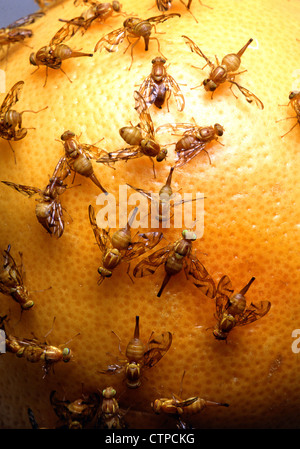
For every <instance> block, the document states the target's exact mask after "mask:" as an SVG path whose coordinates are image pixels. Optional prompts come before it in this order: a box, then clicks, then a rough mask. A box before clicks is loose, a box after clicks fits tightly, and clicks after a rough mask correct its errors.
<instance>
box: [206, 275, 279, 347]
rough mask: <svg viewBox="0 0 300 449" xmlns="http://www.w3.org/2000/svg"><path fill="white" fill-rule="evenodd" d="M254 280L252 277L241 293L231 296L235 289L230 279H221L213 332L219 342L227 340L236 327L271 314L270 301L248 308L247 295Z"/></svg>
mask: <svg viewBox="0 0 300 449" xmlns="http://www.w3.org/2000/svg"><path fill="white" fill-rule="evenodd" d="M254 280H255V277H252V278H251V279H250V281H249V282H248V284H247V285H246V286H245V287H243V288H242V290H241V291H240V292H239V293H236V294H235V295H233V296H231V294H232V293H233V289H232V284H231V281H230V279H229V277H228V276H223V277H222V278H221V279H220V281H219V284H218V287H217V295H216V315H215V317H216V319H217V324H216V326H215V328H214V331H213V335H214V337H215V338H216V339H217V340H226V339H227V337H228V334H229V332H230V331H231V330H232V329H233V328H234V327H236V326H244V325H246V324H249V323H253V322H254V321H256V320H258V319H259V318H262V317H263V316H265V315H266V314H267V313H268V312H269V310H270V308H271V303H270V302H269V301H261V302H259V303H258V304H253V303H251V304H250V306H249V307H246V298H245V294H246V293H247V291H248V289H249V287H250V286H251V284H252V282H253V281H254Z"/></svg>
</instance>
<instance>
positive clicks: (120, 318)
mask: <svg viewBox="0 0 300 449" xmlns="http://www.w3.org/2000/svg"><path fill="white" fill-rule="evenodd" d="M207 3H208V0H207ZM154 5H155V1H154V0H145V1H144V2H143V5H142V4H141V3H140V2H137V1H136V0H126V1H125V0H124V2H123V10H124V11H125V12H126V13H128V14H129V15H134V14H135V15H138V16H139V17H141V18H148V17H152V16H155V15H160V14H161V12H159V11H158V10H157V9H156V7H155V6H154ZM210 6H211V7H212V8H213V9H209V8H206V7H203V6H201V5H200V4H199V2H197V1H196V0H194V1H193V2H192V6H191V8H192V11H193V14H194V15H195V17H196V18H197V20H198V23H196V21H195V20H194V18H193V17H192V16H191V15H190V14H189V12H188V11H187V10H186V9H185V8H184V6H183V5H182V3H180V2H179V1H177V0H174V1H173V6H172V9H171V10H170V11H169V12H172V13H173V12H175V13H179V14H181V17H180V18H178V17H174V18H172V19H170V20H168V21H166V22H164V23H162V24H157V26H156V31H157V34H153V36H156V37H157V38H158V39H159V42H160V47H161V51H162V53H163V54H164V55H165V56H166V57H167V65H168V67H167V69H168V73H169V74H170V75H171V76H172V77H173V78H174V79H175V80H176V81H177V83H179V84H180V87H181V90H182V92H183V94H184V96H185V103H186V104H185V109H184V111H182V112H179V111H177V109H176V103H175V102H174V99H172V97H171V100H170V104H169V106H170V111H169V112H168V110H167V107H166V106H163V108H162V109H161V110H160V109H157V108H156V107H155V106H151V108H150V114H151V117H152V120H153V123H154V127H155V129H156V128H157V127H158V126H159V125H162V124H165V123H176V122H185V123H189V122H192V120H193V119H195V121H196V123H197V124H198V125H199V126H210V125H213V124H214V123H220V124H221V125H222V126H223V127H224V129H225V131H224V135H223V136H222V137H220V138H219V142H221V143H222V145H220V144H219V143H217V142H215V141H214V142H212V143H210V144H209V145H208V147H207V150H208V152H209V155H210V158H211V164H209V161H208V158H207V156H206V155H205V154H204V153H201V154H200V155H198V156H197V157H196V158H194V159H193V160H192V161H190V162H189V163H188V164H186V165H185V166H183V167H181V168H178V169H176V170H175V171H174V174H173V182H172V187H173V189H174V191H177V190H179V189H182V190H181V192H182V193H185V192H187V193H195V192H201V193H203V195H204V196H205V200H204V211H205V213H204V234H203V236H202V237H201V238H199V239H198V240H196V241H195V242H194V243H193V248H194V251H195V254H196V255H197V257H198V258H199V260H200V261H201V262H202V263H203V264H204V266H205V267H206V269H207V270H208V272H209V273H210V274H211V276H212V277H213V279H214V280H215V283H216V284H217V283H218V281H219V279H220V278H221V277H222V276H223V275H224V274H226V275H228V276H229V277H230V279H231V281H232V284H233V286H234V289H235V291H236V292H237V291H239V290H240V289H241V288H242V287H243V286H244V285H245V284H246V283H247V282H248V281H249V279H250V278H251V277H252V276H255V278H256V280H255V282H254V283H253V285H252V286H251V289H250V290H249V292H248V293H247V295H246V298H247V303H248V304H249V303H250V302H254V303H255V302H256V303H257V302H259V301H262V300H268V301H270V302H271V303H272V306H271V310H270V312H269V313H268V314H267V315H266V316H265V317H263V318H262V319H261V320H259V321H256V322H254V323H252V324H249V325H247V326H244V327H242V326H241V327H237V328H235V329H233V331H232V332H231V333H230V334H229V337H228V339H227V343H225V342H223V341H217V340H216V339H215V338H214V337H213V335H212V328H213V326H214V325H215V322H216V321H215V317H214V314H215V301H214V300H213V299H209V298H207V297H205V296H203V295H201V293H200V292H199V290H198V289H197V288H196V287H195V286H194V285H193V283H192V281H191V280H187V279H186V277H185V275H184V273H183V272H182V273H179V274H178V275H176V276H174V277H173V278H172V279H171V280H170V282H169V284H168V285H167V287H166V288H165V290H164V292H163V294H162V296H161V298H157V296H156V294H157V292H158V290H159V288H160V285H161V282H162V280H163V276H164V270H163V267H160V268H159V269H158V270H157V272H156V273H155V274H154V275H152V276H147V277H144V278H140V279H134V283H132V282H131V280H130V278H129V277H128V275H127V264H125V263H124V264H120V265H119V266H118V267H117V268H116V269H115V271H114V273H113V276H112V277H111V278H110V279H106V280H105V281H104V282H103V283H102V284H101V285H98V283H97V281H98V279H99V275H98V273H97V268H98V266H99V265H100V260H101V253H100V250H99V248H98V246H97V245H96V242H95V238H94V235H93V232H92V228H91V226H90V222H89V217H88V206H89V204H91V205H92V206H93V207H94V208H95V211H96V213H98V211H99V210H100V209H101V206H100V205H98V204H97V203H96V200H97V197H98V195H99V193H101V192H100V190H99V189H98V188H97V186H96V185H95V184H93V183H92V182H91V181H90V179H88V178H84V177H82V176H79V175H77V176H76V179H75V180H74V187H73V188H71V189H67V191H66V192H65V193H64V194H63V195H62V196H61V201H62V205H63V207H64V216H65V220H66V225H65V231H64V234H63V236H62V237H61V238H60V239H58V240H57V239H55V238H51V237H50V235H48V234H47V232H46V231H45V230H44V229H43V227H42V226H41V225H40V223H38V221H37V219H36V217H35V199H34V197H33V198H31V199H28V198H26V197H25V196H23V195H21V194H19V193H18V192H16V191H14V190H12V189H10V188H9V187H7V186H5V185H4V184H1V185H0V211H1V227H0V248H1V250H2V251H3V250H4V249H6V248H7V246H8V244H11V253H12V255H13V256H14V258H15V259H16V260H17V261H18V252H19V251H20V252H22V253H23V264H24V267H23V268H24V270H25V271H26V286H27V288H28V290H29V291H31V299H33V300H34V302H35V305H34V307H33V308H31V309H30V310H29V311H24V312H23V314H22V317H21V320H19V318H20V307H19V305H18V304H17V303H15V302H14V301H13V300H12V299H11V298H10V297H8V296H4V295H2V294H1V295H0V299H1V310H0V313H1V315H2V316H3V315H5V314H6V313H8V314H9V317H10V321H9V326H10V328H11V329H12V333H13V334H14V335H16V336H19V337H24V338H31V337H32V333H34V335H35V336H36V337H37V338H39V339H40V340H41V341H44V337H43V336H44V335H45V334H46V333H47V332H48V331H49V329H50V328H51V327H52V323H53V318H54V317H56V320H55V324H54V327H53V330H52V332H51V333H50V334H49V335H48V336H47V341H49V342H50V343H51V344H53V345H60V344H63V343H64V342H66V341H68V340H69V339H71V338H72V337H73V336H75V335H76V334H77V333H78V332H80V335H79V336H77V337H76V338H74V339H73V340H72V341H71V342H70V343H69V346H70V348H71V349H72V351H73V354H74V357H73V359H72V360H71V362H70V363H68V364H63V363H58V364H57V365H56V366H55V372H54V373H50V374H49V375H48V376H46V378H45V379H43V372H42V367H41V364H34V363H29V362H27V361H26V360H24V359H22V358H21V359H18V358H17V357H15V356H14V355H13V354H9V353H7V354H2V355H1V357H0V400H1V412H0V427H1V428H30V423H29V420H28V416H27V408H28V407H30V408H31V409H32V410H33V412H34V414H35V417H36V420H37V422H38V424H39V425H40V426H41V427H48V428H51V427H53V426H55V425H56V423H57V417H56V415H55V414H54V411H53V409H52V408H51V405H50V402H49V395H50V392H51V391H52V390H56V391H57V395H58V397H63V396H64V397H66V398H67V399H69V400H71V401H73V400H75V399H76V398H78V397H80V395H81V391H82V386H83V390H84V392H86V393H90V392H94V391H98V390H100V391H102V390H103V389H104V388H105V387H107V386H109V385H112V386H113V387H114V388H115V389H116V391H117V397H119V404H120V407H121V408H122V409H124V410H127V409H128V408H129V410H128V411H127V414H126V415H125V420H126V421H127V423H128V426H129V427H131V428H153V429H155V428H163V427H165V428H174V427H175V425H176V423H175V420H174V419H172V418H170V417H167V416H165V415H155V414H154V413H153V411H152V409H151V402H153V401H154V400H155V399H156V398H159V397H171V395H172V393H175V394H177V393H178V392H179V389H180V381H181V377H182V373H183V371H184V370H185V371H186V374H185V378H184V383H183V397H184V398H188V397H192V396H199V397H201V398H204V399H206V400H211V401H217V402H222V403H225V402H226V403H229V404H230V406H229V407H228V408H225V407H216V408H207V409H205V410H204V411H202V412H201V413H199V414H198V415H195V416H192V417H191V418H189V419H188V422H189V423H190V424H191V425H193V426H194V427H196V428H294V427H299V418H298V417H299V412H300V400H299V397H300V386H299V385H300V384H299V374H298V372H299V357H300V355H299V354H297V352H293V347H292V344H293V342H294V344H295V346H294V348H295V347H296V349H297V342H296V339H295V337H292V332H293V331H294V330H295V329H299V328H300V307H299V249H298V248H299V243H300V242H299V223H300V217H299V197H300V192H299V182H298V174H299V138H300V126H296V127H295V128H294V129H293V131H292V132H290V133H289V134H287V135H286V136H285V137H284V138H281V136H282V135H283V134H284V133H285V132H287V131H288V130H289V128H290V127H291V126H292V124H293V123H294V122H293V120H286V121H281V122H276V121H277V120H279V119H282V118H284V117H288V116H292V115H295V114H294V111H293V110H292V109H291V108H288V107H282V106H279V105H283V104H284V105H286V104H287V103H288V95H289V93H290V91H291V90H297V89H298V90H299V88H300V80H299V59H298V60H297V57H298V56H297V55H299V48H300V47H299V46H300V43H299V41H297V38H299V34H297V32H299V26H298V25H299V15H300V7H299V6H300V5H299V2H298V1H296V0H291V1H282V0H272V1H271V0H266V1H264V2H260V1H254V0H249V1H247V2H240V1H238V0H232V1H231V2H224V1H218V0H214V1H212V0H211V2H210ZM84 9H86V7H85V6H84V5H81V6H74V5H73V2H72V1H65V2H63V3H60V4H59V5H58V6H56V7H53V8H50V9H49V10H48V11H47V13H46V15H45V16H44V17H42V18H40V19H39V20H37V21H36V22H35V23H33V24H32V25H29V26H28V27H29V28H30V29H32V31H33V37H32V38H31V39H30V40H28V41H27V43H28V45H30V46H31V47H32V49H31V48H28V47H26V46H24V45H21V44H15V45H13V46H11V48H10V51H9V54H8V58H7V60H6V59H5V58H3V59H2V60H1V62H0V68H1V69H3V70H5V75H6V89H5V92H7V91H8V90H9V89H10V88H11V87H12V86H13V84H14V83H16V82H17V81H19V80H24V82H25V85H24V89H23V92H22V95H21V97H20V100H19V102H18V103H17V105H16V107H15V109H16V110H18V111H21V110H25V109H32V110H39V109H42V108H44V107H45V106H48V108H47V109H46V110H44V111H41V112H40V113H38V114H29V113H28V114H24V116H23V126H24V127H27V128H35V129H29V130H28V134H27V136H26V137H25V138H24V139H22V140H20V141H18V142H12V145H13V148H14V151H15V155H16V161H17V162H16V164H15V162H14V157H13V154H12V152H11V150H10V148H9V145H8V143H7V141H5V140H3V139H1V140H0V150H1V151H0V159H1V164H0V180H6V181H11V182H15V183H18V184H24V185H29V186H36V187H39V188H44V187H45V186H46V185H47V183H48V180H49V176H51V174H52V172H53V170H54V167H55V165H56V163H57V161H58V159H59V158H60V157H61V156H62V155H63V146H62V144H61V143H60V142H59V141H57V140H60V136H61V135H62V133H63V132H64V131H66V130H71V131H73V132H74V133H75V134H76V135H77V136H80V141H81V142H84V143H89V144H93V143H95V142H98V141H99V140H100V139H102V138H104V139H103V140H102V141H101V142H99V143H98V146H99V147H101V148H104V149H106V150H107V151H116V150H118V149H120V148H124V147H126V146H127V145H126V144H124V141H123V140H122V138H121V137H120V135H119V129H120V128H121V127H123V126H128V125H130V122H132V123H134V124H136V123H137V122H138V116H137V113H136V111H135V109H134V98H133V92H134V90H137V89H138V87H139V86H140V84H141V83H142V82H143V80H144V78H145V77H146V76H148V75H149V74H150V71H151V68H152V65H151V60H152V59H153V58H155V57H156V56H158V51H157V43H156V41H155V40H150V44H149V51H148V52H145V51H144V43H143V41H142V40H140V42H139V43H138V44H137V45H136V46H135V47H134V53H133V55H134V60H133V64H132V67H131V70H130V71H129V70H128V67H129V65H130V62H131V60H130V49H129V50H128V51H127V52H126V53H125V54H124V50H125V48H126V46H127V41H126V40H125V42H123V44H121V45H120V48H119V50H118V51H117V52H115V53H108V52H106V51H105V50H102V51H101V52H97V53H95V54H94V56H93V57H92V58H89V57H86V58H76V59H75V58H74V59H69V60H66V61H64V62H63V65H62V68H63V69H64V71H65V72H66V73H67V74H68V76H69V77H70V79H71V80H72V83H70V81H69V80H68V79H67V77H66V76H65V75H64V74H63V73H62V72H61V71H59V70H52V69H49V73H48V80H47V84H46V86H45V87H43V84H44V82H45V67H43V66H41V67H40V69H39V70H38V71H36V72H35V73H32V72H33V71H34V67H33V66H31V65H30V64H29V55H30V53H31V52H32V51H37V50H38V49H39V48H40V47H42V46H44V45H47V44H48V43H49V41H50V39H51V38H52V37H53V35H54V34H55V32H56V31H57V30H58V29H59V27H60V26H61V25H62V23H60V22H58V19H59V18H62V19H71V18H73V17H76V16H78V15H80V14H81V12H82V11H83V10H84ZM124 20H125V19H124V17H123V16H121V15H116V14H114V15H113V17H111V18H108V19H107V20H106V21H105V23H99V22H94V23H93V24H92V26H91V27H90V28H89V29H88V30H87V31H86V33H85V34H84V35H83V36H82V35H81V33H80V32H78V33H77V34H76V35H75V36H73V37H72V38H71V39H70V40H69V41H68V42H66V43H67V45H69V46H70V47H71V48H74V49H76V50H81V51H84V52H93V50H94V47H95V44H96V43H97V41H98V40H99V39H100V38H101V37H102V36H104V35H105V34H107V33H109V32H111V31H112V30H114V29H117V28H119V27H121V26H122V23H123V21H124ZM158 33H161V34H158ZM182 35H187V36H188V37H190V38H191V39H192V40H193V41H194V42H195V43H196V44H197V45H198V46H199V47H200V48H201V50H202V51H203V52H204V53H205V54H206V55H207V56H208V57H210V58H211V60H212V61H214V55H217V56H218V58H219V60H221V59H222V57H223V56H225V55H226V54H228V53H232V52H237V51H238V50H239V49H240V48H241V47H242V46H243V45H244V44H245V43H246V42H247V41H248V39H249V38H251V37H252V38H253V39H254V41H253V43H252V44H251V46H250V48H248V49H247V51H246V52H245V53H244V55H243V56H242V63H241V67H240V69H239V70H246V69H247V72H245V73H243V74H241V75H239V76H238V77H237V78H236V81H238V82H239V83H240V84H241V85H242V86H245V87H246V88H247V89H249V90H250V91H252V92H254V93H255V95H257V96H258V98H260V99H261V100H262V101H263V103H264V109H263V110H260V109H258V108H257V107H256V106H255V105H254V104H248V103H247V102H246V100H245V98H244V96H243V95H242V94H241V93H240V92H239V91H238V90H237V89H234V88H233V90H234V92H235V93H236V95H237V96H238V98H235V96H234V95H233V94H232V93H231V91H230V89H229V87H230V85H229V84H228V83H225V84H223V85H222V86H220V87H219V88H218V90H217V91H216V92H215V94H214V97H213V100H212V99H211V95H210V93H208V92H205V90H204V88H203V86H202V87H200V88H197V89H191V88H192V87H194V86H197V85H200V84H201V83H202V81H203V79H204V78H207V77H208V74H209V71H210V69H209V67H208V66H207V67H205V68H204V69H203V70H200V69H196V68H194V67H192V66H197V67H200V68H202V67H203V65H204V63H205V62H204V60H202V58H200V57H199V56H198V55H197V54H196V53H192V52H191V51H190V49H189V48H188V47H187V45H185V43H184V41H183V38H182ZM297 77H298V78H297ZM3 99H4V94H1V97H0V101H3ZM158 139H159V141H161V142H164V143H171V142H175V141H176V139H177V137H176V136H170V135H165V134H164V135H163V134H162V135H159V136H158ZM168 151H169V156H168V158H167V159H166V160H165V161H163V162H160V163H159V164H158V163H156V162H155V167H156V176H157V177H156V179H154V178H153V172H152V164H151V162H150V161H149V159H148V158H147V157H143V158H139V159H135V160H132V161H128V162H127V163H125V162H118V163H116V164H115V170H112V169H111V168H109V167H106V166H103V165H101V164H97V163H95V162H93V167H94V171H95V174H96V175H97V176H98V177H99V179H100V180H101V183H102V185H103V186H105V188H106V189H107V190H108V191H109V192H110V193H112V194H113V195H115V197H116V199H117V201H118V199H119V197H118V194H119V185H125V184H126V183H129V184H132V185H134V186H136V187H140V188H143V189H145V190H148V191H152V192H158V190H159V188H160V187H161V186H162V184H163V183H164V182H165V180H166V178H167V176H168V174H169V170H170V167H171V166H172V164H173V162H174V160H175V156H174V154H175V152H174V145H173V146H172V145H170V146H168ZM70 179H71V177H70ZM78 184H80V185H78ZM70 185H71V183H70ZM129 193H132V192H129ZM134 206H135V204H134V205H133V206H130V207H128V209H129V210H130V209H131V208H133V207H134ZM146 230H147V231H149V230H150V229H146ZM180 232H181V229H173V228H170V229H166V230H164V236H165V240H162V242H161V243H160V246H163V245H166V244H167V243H169V242H174V241H175V240H177V239H178V238H179V237H180ZM156 249H157V248H156ZM138 260H140V259H138ZM138 260H134V261H132V264H131V270H132V268H133V267H134V266H135V264H136V263H137V261H138ZM49 287H52V288H51V289H49ZM136 315H139V316H140V336H141V338H142V339H143V341H144V343H147V340H148V338H149V336H150V334H151V332H152V331H154V332H155V333H156V334H161V333H163V332H168V331H170V332H172V334H173V342H172V346H171V348H170V349H169V351H168V352H167V354H166V355H165V356H164V357H163V358H162V359H161V360H160V361H159V363H158V364H157V365H156V366H155V367H153V368H152V369H150V370H147V372H145V376H144V377H143V379H142V385H141V387H139V388H138V389H137V390H129V389H127V388H126V386H125V383H124V381H123V376H122V375H114V376H108V375H104V374H100V373H99V371H101V370H103V369H105V368H106V367H107V366H108V365H109V364H112V363H114V362H115V360H116V357H119V358H122V355H121V354H120V353H119V349H118V344H119V342H118V339H117V338H116V336H115V335H114V334H113V333H112V332H111V331H112V330H113V331H114V332H115V333H117V335H118V336H119V337H120V338H121V345H122V349H123V351H125V347H126V345H127V343H128V341H129V340H130V339H131V338H132V337H133V331H134V325H135V316H136ZM295 342H296V343H295Z"/></svg>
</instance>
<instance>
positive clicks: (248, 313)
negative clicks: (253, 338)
mask: <svg viewBox="0 0 300 449" xmlns="http://www.w3.org/2000/svg"><path fill="white" fill-rule="evenodd" d="M270 308H271V303H270V301H261V302H259V303H257V304H253V303H251V304H250V306H249V307H248V308H247V309H246V310H245V312H244V313H242V314H241V315H237V316H236V317H235V318H236V326H244V325H246V324H249V323H253V322H254V321H256V320H259V318H262V317H263V316H265V315H266V314H267V313H268V312H269V310H270Z"/></svg>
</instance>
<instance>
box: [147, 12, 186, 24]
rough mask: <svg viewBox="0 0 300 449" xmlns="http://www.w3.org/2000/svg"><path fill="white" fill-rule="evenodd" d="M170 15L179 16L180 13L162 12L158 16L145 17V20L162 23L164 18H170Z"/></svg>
mask: <svg viewBox="0 0 300 449" xmlns="http://www.w3.org/2000/svg"><path fill="white" fill-rule="evenodd" d="M172 17H181V15H180V14H177V13H171V14H162V15H160V16H154V17H149V19H146V21H147V22H153V23H163V22H165V21H166V20H168V19H171V18H172Z"/></svg>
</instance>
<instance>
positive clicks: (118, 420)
mask: <svg viewBox="0 0 300 449" xmlns="http://www.w3.org/2000/svg"><path fill="white" fill-rule="evenodd" d="M116 394H117V392H116V390H115V389H114V388H113V387H107V388H104V390H102V396H103V400H102V405H101V413H100V416H99V418H98V423H97V428H100V429H124V428H125V427H126V424H125V423H124V420H123V416H124V412H121V410H120V407H119V404H118V401H117V399H116V398H115V396H116Z"/></svg>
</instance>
